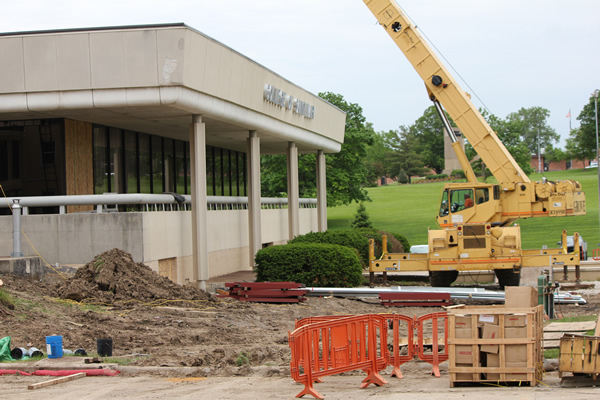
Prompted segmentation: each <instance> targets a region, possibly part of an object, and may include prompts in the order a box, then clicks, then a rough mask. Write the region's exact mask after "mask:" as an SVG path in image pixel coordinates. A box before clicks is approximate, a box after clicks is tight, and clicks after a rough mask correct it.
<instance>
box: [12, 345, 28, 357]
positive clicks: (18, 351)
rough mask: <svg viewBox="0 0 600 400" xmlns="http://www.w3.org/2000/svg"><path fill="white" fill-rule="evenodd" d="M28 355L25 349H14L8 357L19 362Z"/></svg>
mask: <svg viewBox="0 0 600 400" xmlns="http://www.w3.org/2000/svg"><path fill="white" fill-rule="evenodd" d="M28 355H29V352H28V351H27V349H25V348H23V347H15V348H14V349H12V351H11V352H10V356H11V357H12V358H14V359H15V360H20V359H21V358H23V356H28Z"/></svg>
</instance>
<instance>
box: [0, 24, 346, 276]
mask: <svg viewBox="0 0 600 400" xmlns="http://www.w3.org/2000/svg"><path fill="white" fill-rule="evenodd" d="M0 52H1V54H2V55H3V56H2V58H0V71H2V73H1V74H0V159H1V160H3V161H2V162H0V185H2V189H3V191H4V193H5V195H6V196H7V197H8V198H9V199H10V200H12V199H14V198H19V199H26V198H31V197H39V196H78V195H93V194H96V195H102V194H105V193H113V194H114V193H119V194H125V193H129V194H134V193H148V194H152V193H154V194H162V193H175V194H180V195H184V196H185V195H190V196H191V211H190V210H184V211H174V212H166V211H165V212H154V213H149V212H144V211H142V209H141V207H139V206H133V205H132V206H131V207H125V208H126V209H127V210H129V211H132V212H128V213H122V212H119V213H102V212H95V211H96V210H95V209H94V207H92V206H81V205H76V206H74V205H72V206H69V207H67V209H66V214H53V210H54V212H56V209H53V208H52V207H46V208H43V209H36V211H35V212H34V211H32V212H30V213H29V215H25V216H23V229H24V230H25V231H26V232H27V231H29V233H28V235H29V237H30V238H32V241H33V242H34V243H35V247H37V248H38V250H40V248H41V249H42V250H40V252H41V253H42V255H44V252H45V254H46V256H45V258H46V260H47V262H48V263H50V264H54V263H62V264H68V263H73V264H77V263H86V262H88V261H90V260H91V258H92V257H93V256H95V255H96V254H98V253H100V252H102V251H105V250H108V249H110V248H113V247H119V248H121V249H123V250H125V251H128V252H130V253H132V255H133V256H134V259H136V261H138V260H139V261H142V262H144V263H147V264H149V265H150V266H152V267H153V268H155V269H156V270H159V271H161V270H162V273H164V274H165V275H168V276H170V277H171V278H172V279H173V280H175V281H177V282H179V283H185V282H195V283H198V285H199V286H202V285H203V282H205V281H206V280H207V279H208V278H209V277H212V276H218V275H222V274H225V273H229V272H234V271H235V270H242V269H248V268H250V267H251V265H252V260H253V256H254V254H255V252H256V251H257V250H259V249H260V248H262V247H263V246H264V245H268V244H272V243H275V244H276V243H285V241H286V240H288V239H289V238H291V237H293V236H295V235H297V234H301V233H306V232H309V231H311V230H326V224H327V222H326V199H325V153H332V152H338V151H339V150H340V148H341V144H342V143H343V140H344V128H345V114H344V113H343V112H342V111H341V110H339V109H338V108H336V107H334V106H332V105H331V104H329V103H327V102H326V101H324V100H322V99H321V98H319V97H318V96H315V95H314V94H312V93H309V92H307V91H306V90H304V89H302V88H301V87H299V86H297V85H295V84H293V83H292V82H290V81H288V80H286V79H285V78H284V77H282V76H280V75H278V74H277V73H275V72H273V71H270V70H269V69H267V68H265V67H263V66H261V65H260V64H258V63H256V62H254V61H252V60H251V59H249V58H247V57H245V56H243V55H242V54H240V53H238V52H236V51H234V50H232V49H231V48H229V47H227V46H225V45H223V44H222V43H219V42H218V41H216V40H214V39H212V38H210V37H208V36H206V35H204V34H202V33H201V32H198V31H196V30H194V29H192V28H190V27H188V26H186V25H185V24H165V25H148V26H128V27H104V28H87V29H69V30H53V31H38V32H18V33H6V34H1V35H0ZM290 62H293V60H290ZM299 153H316V154H317V166H316V168H317V172H318V173H317V175H318V176H319V179H318V182H317V189H318V196H317V206H316V208H302V207H301V206H300V203H299V198H298V171H297V157H298V154H299ZM262 154H286V155H287V157H288V199H287V203H288V206H287V208H280V209H277V210H276V212H275V213H271V212H270V211H272V210H264V209H263V207H261V202H262V200H261V197H260V156H261V155H262ZM215 196H219V198H221V197H234V198H235V202H237V203H240V202H242V203H244V202H245V203H247V206H244V207H232V206H227V207H225V208H227V209H223V208H224V207H222V208H221V209H220V210H214V211H212V210H210V208H211V207H210V204H211V203H215V202H216V201H215V200H214V198H213V197H215ZM211 198H213V199H212V200H211ZM22 201H25V200H22ZM221 201H222V200H219V202H221ZM223 201H224V200H223ZM234 208H235V209H234ZM118 209H119V211H125V209H124V207H119V208H118ZM5 214H6V213H5ZM271 214H273V215H271ZM43 215H44V216H45V219H44V218H42V216H43ZM0 218H7V222H8V218H11V217H10V216H5V217H0ZM3 226H5V228H3V230H1V231H0V235H1V236H0V237H1V238H2V241H1V243H2V244H1V245H0V246H1V249H2V252H4V253H9V252H10V248H11V242H12V240H10V235H12V233H11V231H10V229H8V228H10V227H11V226H12V223H5V224H3ZM24 252H25V253H32V251H30V250H26V251H24ZM0 254H1V253H0ZM6 255H8V254H6ZM25 255H34V254H25Z"/></svg>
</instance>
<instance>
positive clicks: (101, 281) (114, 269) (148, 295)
mask: <svg viewBox="0 0 600 400" xmlns="http://www.w3.org/2000/svg"><path fill="white" fill-rule="evenodd" d="M58 295H59V296H60V297H61V298H63V299H70V300H75V301H77V302H86V303H90V302H95V303H101V304H109V305H115V306H116V305H118V306H121V307H134V306H136V305H137V304H139V303H142V304H144V303H148V304H151V303H154V302H156V301H160V300H191V301H194V300H201V301H215V299H214V298H213V297H212V296H211V295H209V294H208V293H207V292H205V291H203V290H200V289H197V288H195V287H192V286H189V285H188V286H180V285H178V284H176V283H174V282H172V281H171V280H169V279H168V278H166V277H163V276H160V275H158V274H157V273H156V272H154V271H153V270H152V269H151V268H150V267H148V266H147V265H145V264H142V263H136V262H135V261H133V258H132V257H131V254H129V253H126V252H124V251H123V250H120V249H112V250H109V251H106V252H104V253H102V254H100V255H97V256H96V257H94V259H93V260H92V261H90V262H89V263H87V264H86V265H85V266H83V267H81V268H79V269H78V270H77V272H76V273H75V275H74V276H73V278H71V279H69V280H67V281H65V282H64V283H63V284H62V285H60V287H59V288H58ZM179 305H181V306H192V305H193V304H192V302H181V303H180V304H179Z"/></svg>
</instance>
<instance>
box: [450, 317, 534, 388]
mask: <svg viewBox="0 0 600 400" xmlns="http://www.w3.org/2000/svg"><path fill="white" fill-rule="evenodd" d="M543 317H544V311H543V307H542V306H537V307H532V308H505V307H504V306H466V307H460V308H453V309H449V310H448V331H449V332H448V354H449V359H448V361H449V365H448V372H449V375H450V387H454V386H455V384H456V383H459V382H488V383H492V382H493V383H498V382H519V383H520V384H522V383H529V385H530V386H535V385H536V384H537V383H538V382H541V380H542V373H543V364H544V356H543V353H542V340H543ZM485 321H487V325H492V326H491V327H490V326H488V327H487V328H485V329H486V331H487V332H488V333H489V332H490V331H495V332H494V333H493V335H487V336H489V337H488V338H485V339H484V338H483V337H482V331H484V327H483V325H484V324H486V322H485ZM515 321H521V322H523V321H524V322H523V324H522V325H524V326H519V328H521V329H522V330H520V331H519V332H520V333H524V334H526V337H505V332H506V334H507V335H508V334H509V332H514V330H511V329H510V328H513V327H514V323H515ZM457 324H458V325H457ZM469 325H470V326H469ZM494 325H497V328H494ZM507 328H509V330H506V329H507ZM468 329H470V330H471V333H470V337H466V336H467V335H469V334H468ZM516 346H518V347H516ZM482 349H485V350H487V351H495V350H496V349H497V353H489V352H485V351H482ZM509 353H510V354H509ZM489 354H492V356H489ZM507 355H510V360H511V361H512V360H513V357H514V356H515V355H518V356H519V357H520V358H521V359H522V361H521V362H520V364H516V363H513V362H509V361H508V360H507ZM469 356H470V362H469V363H465V362H464V361H465V359H466V358H467V357H469ZM492 359H493V360H494V364H497V366H495V365H494V366H488V363H491V361H492Z"/></svg>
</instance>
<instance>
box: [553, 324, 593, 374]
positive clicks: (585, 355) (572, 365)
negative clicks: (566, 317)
mask: <svg viewBox="0 0 600 400" xmlns="http://www.w3.org/2000/svg"><path fill="white" fill-rule="evenodd" d="M599 352H600V336H585V335H574V334H571V333H565V334H563V336H562V337H561V338H560V353H559V356H558V376H559V377H560V378H562V377H563V374H564V373H565V372H571V373H572V374H577V373H582V374H592V375H593V377H594V379H597V377H598V374H600V354H598V353H599Z"/></svg>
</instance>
